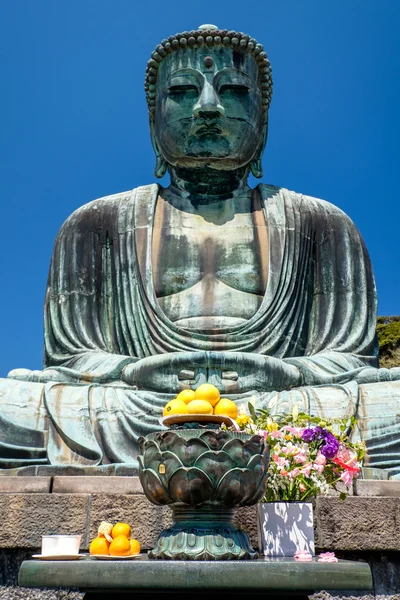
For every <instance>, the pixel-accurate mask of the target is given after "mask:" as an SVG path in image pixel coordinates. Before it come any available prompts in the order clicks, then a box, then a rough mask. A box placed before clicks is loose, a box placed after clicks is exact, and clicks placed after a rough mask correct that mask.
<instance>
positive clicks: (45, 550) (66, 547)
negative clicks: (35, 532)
mask: <svg viewBox="0 0 400 600" xmlns="http://www.w3.org/2000/svg"><path fill="white" fill-rule="evenodd" d="M81 537H82V536H81V535H43V536H42V555H43V556H60V555H64V554H65V555H71V554H79V546H80V544H81Z"/></svg>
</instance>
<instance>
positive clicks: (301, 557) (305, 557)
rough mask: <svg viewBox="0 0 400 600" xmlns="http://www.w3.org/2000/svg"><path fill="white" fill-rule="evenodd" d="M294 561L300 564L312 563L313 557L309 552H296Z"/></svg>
mask: <svg viewBox="0 0 400 600" xmlns="http://www.w3.org/2000/svg"><path fill="white" fill-rule="evenodd" d="M294 560H298V561H299V562H310V561H312V556H311V554H310V553H309V551H308V550H296V552H295V553H294Z"/></svg>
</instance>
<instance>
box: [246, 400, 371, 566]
mask: <svg viewBox="0 0 400 600" xmlns="http://www.w3.org/2000/svg"><path fill="white" fill-rule="evenodd" d="M237 423H238V425H239V427H240V429H241V430H243V431H246V432H249V433H250V432H252V433H257V434H259V435H262V436H263V437H264V439H265V441H266V442H267V443H268V444H269V446H270V448H271V455H270V465H269V471H268V479H267V483H266V491H265V495H264V498H263V499H262V502H264V503H265V504H264V505H262V506H261V508H260V525H261V528H260V529H261V532H262V533H263V534H264V535H263V539H262V540H261V541H262V546H263V550H264V553H266V554H270V555H286V556H294V554H295V552H296V551H298V550H308V551H309V552H311V553H312V554H313V553H314V539H313V536H314V534H313V522H312V505H311V503H309V501H310V499H311V498H314V497H315V496H317V495H319V494H327V493H329V491H330V490H332V489H333V490H337V491H338V492H339V494H340V498H341V499H342V500H344V499H345V498H346V496H347V493H348V491H349V489H350V487H351V485H352V482H353V479H354V478H355V477H357V476H358V474H359V473H360V468H361V461H362V459H363V456H364V454H365V446H364V444H363V443H361V442H356V443H353V442H351V441H350V434H351V432H352V430H353V428H354V426H355V424H356V419H355V418H353V417H352V418H350V419H334V420H330V421H328V420H322V419H320V418H319V417H311V416H310V415H307V414H306V413H303V412H300V411H299V409H298V406H296V405H295V406H294V408H293V411H292V413H291V414H286V415H274V416H271V414H270V411H269V410H257V409H256V408H255V407H254V406H253V405H252V404H251V403H249V405H248V410H247V411H246V410H243V409H242V411H241V413H240V414H239V415H238V417H237ZM272 503H273V504H272ZM277 503H280V504H279V505H278V504H277ZM283 503H284V504H283Z"/></svg>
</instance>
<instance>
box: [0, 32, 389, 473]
mask: <svg viewBox="0 0 400 600" xmlns="http://www.w3.org/2000/svg"><path fill="white" fill-rule="evenodd" d="M145 90H146V96H147V102H148V107H149V114H150V133H151V140H152V144H153V148H154V152H155V155H156V170H155V174H156V176H157V177H159V178H161V177H162V176H163V175H164V174H165V173H166V171H168V172H169V175H170V185H169V186H168V187H165V188H164V187H161V186H160V185H157V184H151V185H145V186H143V187H139V188H136V189H134V190H131V191H128V192H123V193H119V194H115V195H113V196H107V197H105V198H101V199H99V200H95V201H93V202H90V203H89V204H86V205H85V206H83V207H82V208H80V209H78V210H77V211H75V212H74V213H73V214H72V215H71V216H70V217H69V218H68V219H67V221H66V222H65V223H64V225H63V227H62V228H61V230H60V232H59V234H58V236H57V239H56V242H55V247H54V252H53V257H52V261H51V266H50V273H49V279H48V286H47V293H46V300H45V359H44V368H43V370H42V371H29V370H27V369H15V370H14V371H11V373H9V375H8V378H7V379H2V380H0V406H1V416H0V433H1V444H0V466H1V467H2V468H7V467H8V468H10V467H14V468H15V467H18V466H24V465H25V466H26V465H29V464H42V465H46V464H48V465H76V466H85V467H90V466H93V467H95V466H96V467H99V466H101V465H109V464H110V463H118V464H119V463H125V464H128V465H131V466H132V467H135V466H136V465H137V462H136V457H137V454H138V446H137V439H138V437H139V436H142V435H145V434H147V433H149V432H151V431H154V430H157V429H159V428H160V424H159V419H160V417H161V415H162V407H163V406H164V404H165V403H166V402H167V401H168V400H170V399H171V398H172V397H173V396H175V395H176V393H177V392H179V391H180V390H182V389H184V388H188V387H192V388H196V387H197V386H198V385H199V384H200V383H203V382H206V381H208V382H211V383H213V384H214V385H216V386H217V387H218V388H219V389H220V390H221V392H223V394H224V395H225V396H228V397H229V398H232V399H233V400H235V401H236V402H237V403H238V404H241V403H246V404H247V402H248V400H249V398H251V397H253V398H255V399H256V401H257V406H258V407H270V408H271V409H272V410H273V411H277V412H282V411H288V410H291V407H292V406H293V405H294V404H298V405H299V406H300V407H301V408H303V409H305V410H307V411H309V412H310V413H311V414H317V415H320V416H321V417H324V416H329V417H345V416H350V415H355V416H356V417H357V418H358V420H359V421H358V429H357V431H356V432H355V435H357V436H359V437H361V439H363V440H364V441H365V443H366V445H367V450H368V457H367V461H366V465H367V466H370V467H376V468H380V469H387V470H388V471H387V473H386V475H388V476H392V477H398V478H399V477H400V444H399V432H400V381H398V380H400V369H391V370H387V369H379V368H378V358H377V352H378V348H377V343H376V334H375V317H376V291H375V284H374V278H373V274H372V270H371V265H370V260H369V257H368V254H367V251H366V248H365V246H364V244H363V241H362V239H361V236H360V234H359V232H358V231H357V229H356V227H355V225H354V224H353V223H352V221H351V220H350V219H349V217H347V216H346V215H345V214H344V213H343V212H342V211H341V210H340V209H338V208H337V207H335V206H333V205H332V204H329V203H328V202H325V201H323V200H319V199H316V198H312V197H309V196H305V195H302V194H298V193H295V192H291V191H288V190H287V189H283V188H279V187H275V186H272V185H267V184H263V183H260V184H259V185H258V186H257V187H255V188H254V189H252V188H250V187H249V185H248V176H249V174H250V172H251V173H252V174H253V175H254V176H255V177H257V178H261V177H262V165H261V160H262V155H263V151H264V148H265V144H266V141H267V133H268V109H269V105H270V101H271V95H272V78H271V67H270V63H269V60H268V58H267V55H266V53H265V52H264V51H263V47H262V46H261V45H260V44H259V43H257V41H256V40H255V39H254V38H252V37H250V36H248V35H245V34H243V33H239V32H235V31H226V30H219V29H217V27H215V26H213V25H204V26H201V27H199V29H198V30H196V31H190V32H184V33H180V34H177V35H174V36H171V37H169V38H168V39H165V40H163V41H162V42H161V44H159V45H158V46H157V48H156V50H155V51H154V52H153V54H152V56H151V60H150V62H149V63H148V66H147V72H146V83H145Z"/></svg>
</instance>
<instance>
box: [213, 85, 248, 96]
mask: <svg viewBox="0 0 400 600" xmlns="http://www.w3.org/2000/svg"><path fill="white" fill-rule="evenodd" d="M228 91H229V92H237V93H238V94H247V92H248V91H249V88H248V87H247V86H246V85H240V84H236V83H225V84H223V85H221V87H220V88H219V93H220V94H223V93H224V92H228Z"/></svg>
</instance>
